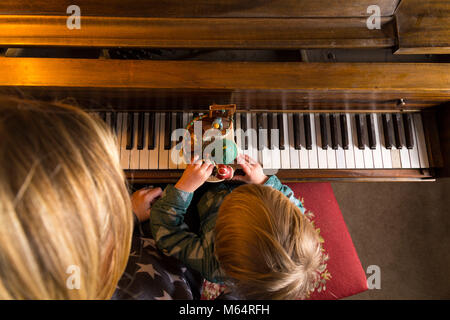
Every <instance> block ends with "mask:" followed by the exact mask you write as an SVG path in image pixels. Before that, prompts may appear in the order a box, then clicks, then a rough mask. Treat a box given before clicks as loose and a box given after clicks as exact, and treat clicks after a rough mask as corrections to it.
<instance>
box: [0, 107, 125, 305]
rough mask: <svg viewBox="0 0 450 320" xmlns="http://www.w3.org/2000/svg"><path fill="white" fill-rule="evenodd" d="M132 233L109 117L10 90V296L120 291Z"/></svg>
mask: <svg viewBox="0 0 450 320" xmlns="http://www.w3.org/2000/svg"><path fill="white" fill-rule="evenodd" d="M131 232H132V213H131V204H130V200H129V195H128V192H127V188H126V184H125V178H124V175H123V171H122V170H121V168H120V165H119V160H118V152H117V147H116V144H115V141H114V137H113V136H112V135H111V134H110V133H109V132H108V130H107V128H106V126H105V125H103V124H102V123H101V122H100V121H97V120H96V119H93V118H91V117H90V116H89V115H87V114H86V113H85V112H83V111H81V110H79V109H77V108H74V107H71V106H66V105H62V104H49V103H41V102H36V101H23V100H16V99H10V98H0V299H104V298H109V297H111V295H112V293H113V291H114V289H115V287H116V285H117V282H118V280H119V277H120V276H121V274H122V273H123V271H124V268H125V266H126V262H127V259H128V254H129V249H130V241H131ZM71 266H72V267H71ZM73 266H75V268H73ZM74 270H75V273H73V272H74ZM77 271H79V274H77V273H76V272H77ZM78 276H79V284H80V288H79V289H76V288H73V287H72V286H71V285H69V283H68V282H70V281H72V280H75V283H76V282H77V280H78ZM73 277H76V278H73ZM71 288H72V289H71Z"/></svg>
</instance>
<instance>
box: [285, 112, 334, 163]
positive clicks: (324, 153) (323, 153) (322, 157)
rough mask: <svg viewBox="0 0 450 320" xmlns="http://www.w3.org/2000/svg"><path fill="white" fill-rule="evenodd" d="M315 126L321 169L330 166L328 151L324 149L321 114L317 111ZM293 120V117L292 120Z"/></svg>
mask: <svg viewBox="0 0 450 320" xmlns="http://www.w3.org/2000/svg"><path fill="white" fill-rule="evenodd" d="M314 119H315V124H314V126H315V128H316V141H317V143H316V145H317V159H318V162H319V168H320V169H327V168H328V160H327V151H326V150H324V149H322V136H321V135H320V114H319V113H316V114H315V115H314ZM290 122H292V119H291V120H290Z"/></svg>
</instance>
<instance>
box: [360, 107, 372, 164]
mask: <svg viewBox="0 0 450 320" xmlns="http://www.w3.org/2000/svg"><path fill="white" fill-rule="evenodd" d="M360 119H361V132H363V138H364V150H363V155H364V168H366V169H373V155H372V150H370V148H369V143H368V142H369V132H368V130H367V122H366V115H360Z"/></svg>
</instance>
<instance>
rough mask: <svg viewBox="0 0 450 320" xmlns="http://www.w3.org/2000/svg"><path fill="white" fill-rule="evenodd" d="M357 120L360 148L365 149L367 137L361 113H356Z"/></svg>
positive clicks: (357, 135)
mask: <svg viewBox="0 0 450 320" xmlns="http://www.w3.org/2000/svg"><path fill="white" fill-rule="evenodd" d="M355 122H356V137H357V140H358V149H360V150H364V148H365V146H364V141H365V140H366V139H365V135H364V131H363V129H362V124H361V118H360V116H359V114H355Z"/></svg>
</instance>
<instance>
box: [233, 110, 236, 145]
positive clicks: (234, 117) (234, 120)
mask: <svg viewBox="0 0 450 320" xmlns="http://www.w3.org/2000/svg"><path fill="white" fill-rule="evenodd" d="M236 117H237V114H235V115H234V116H233V118H232V120H233V130H234V142H236V143H237V135H236V128H237V127H236Z"/></svg>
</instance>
